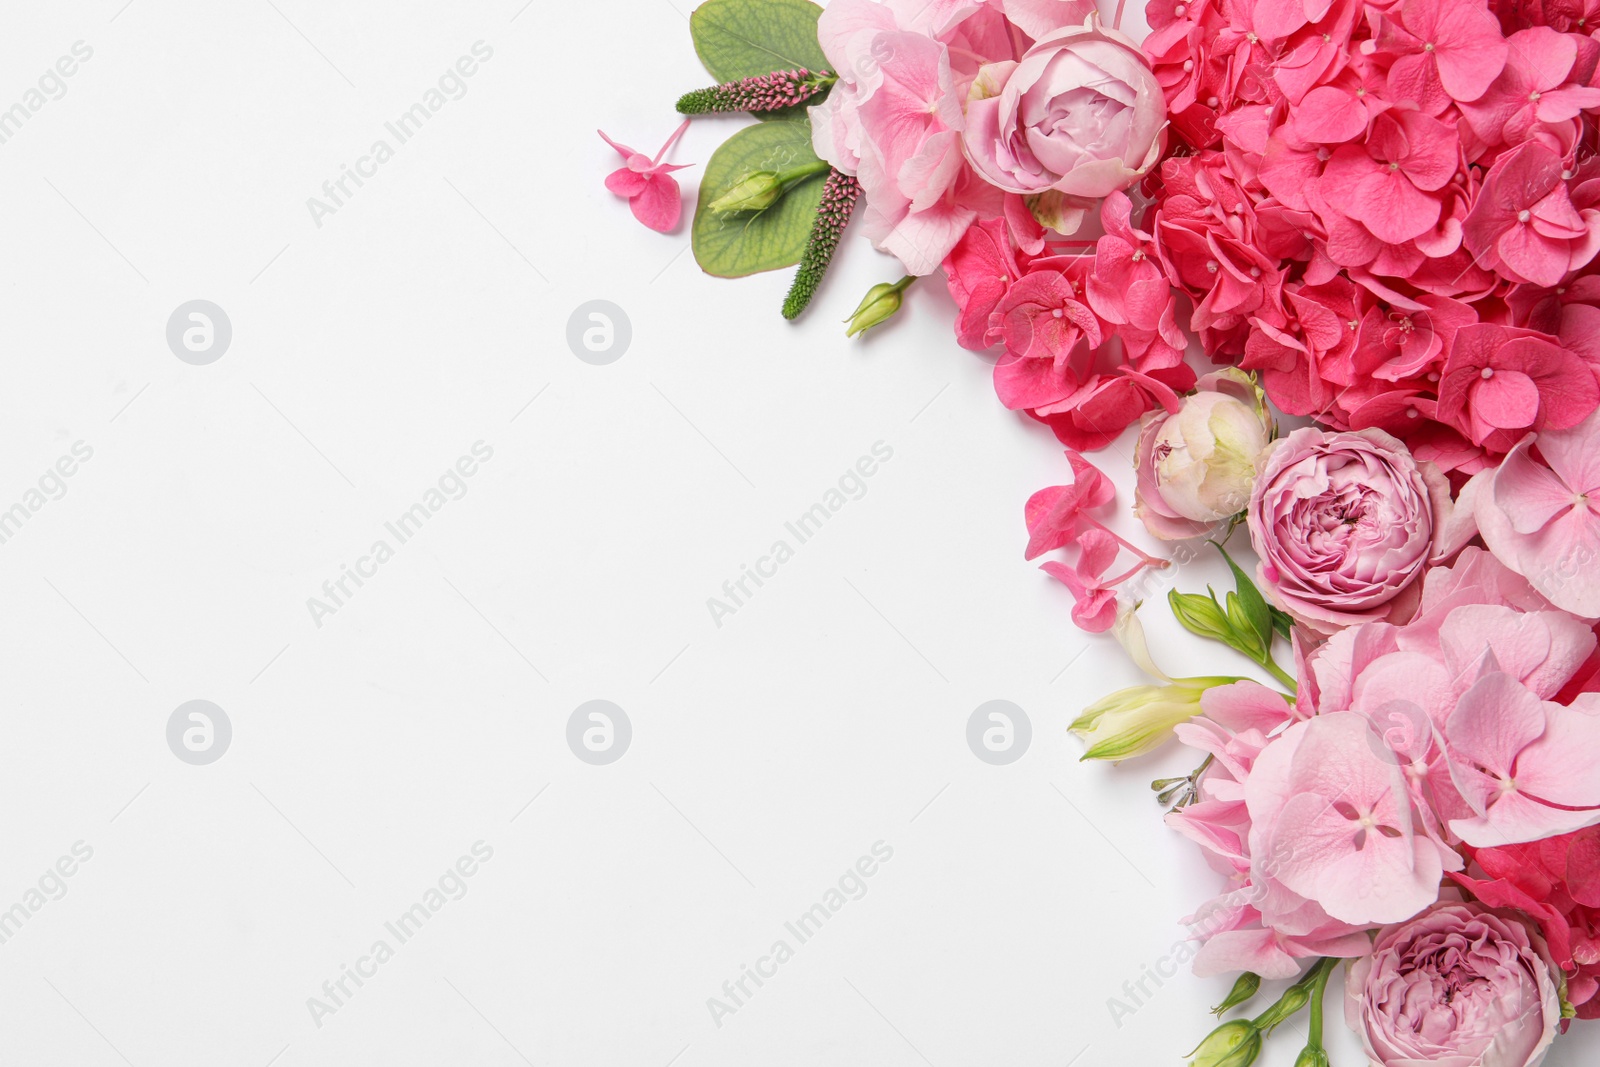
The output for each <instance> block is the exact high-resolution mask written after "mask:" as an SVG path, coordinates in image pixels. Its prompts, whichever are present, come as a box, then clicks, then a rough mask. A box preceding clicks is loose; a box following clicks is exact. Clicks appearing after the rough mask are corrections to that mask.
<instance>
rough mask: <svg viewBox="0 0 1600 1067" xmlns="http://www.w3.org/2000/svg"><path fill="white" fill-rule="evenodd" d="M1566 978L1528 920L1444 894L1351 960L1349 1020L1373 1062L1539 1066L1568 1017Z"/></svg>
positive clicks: (1391, 1066)
mask: <svg viewBox="0 0 1600 1067" xmlns="http://www.w3.org/2000/svg"><path fill="white" fill-rule="evenodd" d="M1563 985H1564V983H1563V982H1562V981H1561V975H1560V972H1559V970H1558V968H1557V967H1556V965H1555V962H1554V961H1553V960H1552V959H1551V955H1550V950H1549V949H1548V948H1547V947H1546V945H1545V942H1544V939H1543V938H1542V937H1540V936H1539V935H1538V933H1537V932H1536V931H1535V930H1534V929H1533V928H1532V924H1531V923H1528V922H1525V921H1524V920H1523V919H1522V918H1520V917H1519V916H1517V915H1516V914H1515V913H1514V912H1504V911H1499V912H1497V911H1491V910H1489V909H1488V908H1485V907H1482V906H1480V905H1477V904H1456V903H1451V902H1440V903H1439V904H1437V905H1435V906H1434V907H1433V908H1431V909H1429V910H1428V911H1427V912H1425V913H1424V914H1422V915H1419V916H1417V917H1416V918H1415V919H1412V920H1411V921H1410V922H1407V923H1404V924H1402V925H1399V926H1392V927H1389V928H1388V929H1385V930H1384V931H1382V932H1381V933H1380V934H1378V936H1377V939H1376V941H1374V943H1373V945H1372V952H1371V954H1370V955H1367V956H1365V957H1363V958H1362V959H1360V960H1357V961H1356V962H1355V964H1353V965H1352V966H1351V968H1350V977H1349V980H1348V981H1347V982H1346V984H1345V1022H1346V1023H1348V1024H1349V1026H1350V1029H1351V1030H1353V1031H1354V1032H1355V1033H1356V1034H1357V1035H1359V1037H1360V1038H1361V1043H1362V1045H1363V1047H1364V1050H1365V1052H1366V1059H1367V1062H1368V1063H1369V1064H1371V1067H1420V1065H1422V1064H1433V1065H1435V1067H1538V1065H1539V1064H1540V1063H1542V1062H1543V1061H1544V1058H1545V1054H1546V1053H1547V1052H1549V1051H1550V1046H1551V1044H1552V1043H1553V1042H1554V1041H1555V1039H1556V1033H1557V1031H1558V1030H1560V1029H1561V1027H1562V1025H1563V1021H1562V999H1563V998H1562V992H1563V990H1562V986H1563Z"/></svg>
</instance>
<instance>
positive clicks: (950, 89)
mask: <svg viewBox="0 0 1600 1067" xmlns="http://www.w3.org/2000/svg"><path fill="white" fill-rule="evenodd" d="M1091 6H1092V5H1091ZM1013 7H1016V9H1017V10H1016V12H1015V13H1013V12H1012V8H1013ZM1089 9H1090V8H1089V6H1086V0H1005V3H1003V4H1002V3H1000V2H998V0H989V2H981V0H887V2H884V3H878V2H875V0H833V2H832V3H830V4H829V5H828V6H827V7H826V8H825V9H824V11H823V13H822V18H821V20H820V21H819V22H818V25H817V39H818V41H819V43H820V44H821V45H822V50H823V53H824V54H825V55H826V56H827V57H828V62H829V64H830V66H831V67H832V68H833V70H834V71H835V72H836V73H837V74H838V76H839V83H838V84H837V85H835V86H834V89H833V91H832V92H831V93H830V94H829V96H828V99H827V100H825V101H824V102H823V103H821V104H819V105H817V106H816V107H813V108H812V109H811V112H810V115H811V128H812V146H813V148H814V149H815V150H816V153H817V155H818V156H820V157H821V158H823V159H825V160H827V161H828V162H829V163H830V164H832V165H833V166H834V167H837V168H838V169H839V170H841V171H843V172H844V173H846V174H851V175H854V176H855V177H856V178H857V179H858V180H859V181H860V182H861V187H862V193H863V197H862V201H863V202H862V210H861V224H862V229H863V231H864V232H865V233H866V236H867V237H868V238H869V239H870V240H871V241H872V243H873V244H874V245H875V246H876V247H877V248H878V249H879V250H880V251H883V252H888V253H890V254H892V255H894V256H896V257H897V258H899V260H900V261H901V263H902V264H904V266H905V268H906V271H907V273H909V274H913V275H917V276H922V275H926V274H931V273H932V272H933V271H934V270H936V269H938V266H939V264H940V263H941V262H942V261H943V260H944V258H945V257H946V256H947V255H949V253H950V251H951V249H952V248H954V247H955V245H956V242H958V241H959V240H960V239H961V236H962V234H964V233H965V232H966V231H967V228H968V227H969V226H971V225H972V224H973V222H975V221H976V220H977V219H979V218H991V217H995V216H999V215H1002V214H1005V213H1007V211H1008V208H1007V205H1006V204H1005V201H1004V197H1003V194H1002V193H1000V191H999V190H997V189H995V188H994V187H993V186H991V185H989V184H987V183H986V182H983V181H980V180H979V179H978V178H977V176H976V175H974V174H973V172H972V168H971V167H969V166H968V165H967V162H966V159H965V157H964V156H963V154H962V150H961V130H962V129H964V128H965V126H966V119H965V116H964V115H963V114H962V102H963V101H964V100H965V99H966V97H967V90H968V86H969V85H970V84H971V82H972V79H973V78H974V77H975V76H976V75H977V73H978V70H979V69H980V67H981V66H982V65H983V64H985V63H989V62H992V61H995V60H1011V59H1013V58H1014V57H1015V56H1016V54H1017V49H1018V48H1019V47H1026V44H1027V41H1028V38H1026V37H1022V36H1019V35H1017V34H1015V33H1014V32H1013V27H1012V26H1011V25H1010V24H1008V23H1007V21H1006V16H1007V15H1014V16H1015V17H1017V18H1018V20H1019V21H1018V26H1020V27H1022V28H1023V30H1024V32H1026V29H1027V27H1028V26H1034V27H1035V28H1037V29H1038V30H1040V31H1041V32H1042V31H1044V30H1045V29H1054V28H1057V27H1058V26H1060V25H1065V24H1067V20H1068V19H1076V20H1077V21H1080V22H1081V21H1082V19H1083V18H1084V16H1085V12H1086V11H1087V10H1089ZM1029 224H1030V225H1032V223H1031V222H1030V223H1029Z"/></svg>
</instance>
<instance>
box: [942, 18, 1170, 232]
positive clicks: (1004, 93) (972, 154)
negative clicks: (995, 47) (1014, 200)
mask: <svg viewBox="0 0 1600 1067" xmlns="http://www.w3.org/2000/svg"><path fill="white" fill-rule="evenodd" d="M1166 117H1167V110H1166V104H1165V103H1164V102H1163V99H1162V95H1161V86H1160V84H1159V83H1158V82H1157V81H1156V78H1155V75H1154V74H1153V73H1152V72H1151V70H1150V64H1149V61H1148V60H1147V59H1146V58H1145V56H1144V53H1142V52H1141V51H1140V50H1139V48H1138V46H1137V45H1135V44H1134V43H1133V42H1132V41H1130V40H1129V39H1128V38H1126V37H1124V36H1122V34H1120V33H1117V32H1116V31H1115V30H1107V29H1104V28H1102V27H1101V26H1100V24H1099V21H1098V19H1094V18H1091V19H1090V20H1088V21H1087V22H1085V23H1084V25H1082V26H1073V27H1069V28H1067V29H1063V30H1059V31H1057V32H1055V33H1052V34H1050V35H1048V36H1046V37H1044V38H1043V39H1041V40H1040V41H1039V42H1038V43H1037V44H1035V45H1034V46H1033V47H1032V48H1030V49H1029V50H1028V51H1027V52H1026V53H1024V54H1023V56H1022V58H1021V60H1018V61H1006V62H1000V63H991V64H989V65H988V66H986V67H984V68H983V69H981V70H980V71H979V72H978V76H977V79H976V80H975V81H974V82H973V84H972V89H971V92H970V94H969V97H968V103H967V114H966V129H965V131H964V132H963V134H962V143H963V145H964V147H965V149H966V155H967V159H968V160H969V161H970V162H971V163H972V166H973V168H974V169H975V170H976V171H977V172H978V174H979V176H980V177H982V178H983V179H985V180H986V181H988V182H990V183H991V184H993V185H996V186H998V187H1000V188H1001V189H1004V190H1006V191H1007V192H1012V193H1024V194H1030V195H1032V194H1041V193H1045V192H1048V191H1051V190H1054V191H1055V192H1058V193H1061V194H1063V195H1064V196H1066V197H1068V198H1071V199H1074V200H1078V201H1083V200H1097V199H1099V198H1101V197H1104V196H1107V195H1109V194H1111V193H1114V192H1116V191H1117V190H1119V189H1126V188H1127V187H1128V186H1130V185H1132V184H1133V183H1134V182H1136V181H1138V180H1139V179H1140V178H1141V177H1143V176H1144V174H1145V173H1146V172H1147V171H1148V170H1149V169H1150V168H1151V167H1153V166H1154V165H1155V162H1156V160H1157V159H1158V158H1160V156H1161V150H1162V142H1163V137H1162V131H1163V130H1164V129H1165V128H1166Z"/></svg>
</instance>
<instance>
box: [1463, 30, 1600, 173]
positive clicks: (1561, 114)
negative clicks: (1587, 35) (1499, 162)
mask: <svg viewBox="0 0 1600 1067" xmlns="http://www.w3.org/2000/svg"><path fill="white" fill-rule="evenodd" d="M1579 40H1582V38H1580V37H1577V36H1574V35H1570V34H1565V33H1558V32H1557V31H1555V30H1553V29H1551V28H1550V27H1548V26H1532V27H1529V28H1528V29H1525V30H1519V31H1518V32H1516V33H1514V34H1512V35H1511V36H1510V38H1509V39H1508V40H1507V42H1506V43H1507V45H1508V46H1509V48H1510V54H1509V55H1508V57H1507V59H1506V65H1505V69H1504V70H1503V71H1502V72H1501V73H1500V76H1499V77H1498V78H1496V79H1495V81H1494V84H1493V85H1492V86H1490V88H1489V91H1488V92H1486V93H1484V94H1483V95H1482V97H1481V98H1480V99H1477V100H1475V101H1473V102H1470V103H1463V104H1462V105H1461V111H1462V114H1463V115H1465V116H1466V120H1467V124H1468V125H1469V126H1471V127H1472V129H1473V130H1474V131H1475V132H1476V133H1477V135H1478V136H1479V137H1481V138H1483V139H1484V140H1485V141H1486V142H1488V143H1490V144H1499V143H1504V144H1512V145H1514V144H1520V143H1522V142H1523V141H1525V140H1527V139H1528V137H1529V135H1530V133H1531V132H1532V130H1533V127H1534V125H1535V124H1536V123H1541V122H1542V123H1559V122H1566V121H1568V120H1570V119H1572V118H1574V117H1575V116H1576V115H1578V113H1579V112H1581V111H1583V110H1584V109H1585V108H1592V107H1595V106H1596V105H1600V89H1596V88H1593V87H1591V86H1587V85H1581V84H1572V83H1571V82H1569V78H1571V76H1572V74H1573V65H1574V64H1575V63H1576V62H1577V59H1578V45H1577V42H1578V41H1579Z"/></svg>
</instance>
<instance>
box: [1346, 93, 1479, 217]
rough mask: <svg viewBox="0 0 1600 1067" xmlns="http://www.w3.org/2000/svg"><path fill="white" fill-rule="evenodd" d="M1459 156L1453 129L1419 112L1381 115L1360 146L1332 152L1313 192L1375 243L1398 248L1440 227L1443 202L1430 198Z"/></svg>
mask: <svg viewBox="0 0 1600 1067" xmlns="http://www.w3.org/2000/svg"><path fill="white" fill-rule="evenodd" d="M1460 151H1461V148H1460V142H1459V141H1458V140H1457V137H1456V131H1455V129H1454V127H1453V126H1452V125H1449V124H1446V123H1443V122H1440V121H1439V120H1438V119H1434V118H1429V117H1428V116H1427V115H1424V114H1422V113H1421V112H1418V111H1386V112H1384V113H1383V114H1382V115H1379V116H1378V117H1377V118H1376V119H1374V120H1373V122H1372V129H1371V131H1370V132H1369V133H1368V134H1367V138H1366V142H1365V143H1364V144H1361V145H1354V144H1348V145H1341V146H1340V147H1339V148H1337V149H1335V150H1334V153H1333V156H1332V158H1330V159H1329V160H1328V165H1327V167H1326V168H1324V170H1323V172H1322V177H1321V179H1320V180H1319V181H1318V189H1319V190H1320V191H1321V193H1322V195H1323V196H1324V197H1326V199H1327V201H1328V203H1329V204H1330V205H1332V206H1333V207H1334V208H1335V209H1337V210H1338V211H1339V212H1341V213H1342V214H1344V215H1345V216H1347V217H1349V218H1352V219H1355V220H1356V221H1358V222H1360V223H1361V224H1362V225H1364V226H1365V227H1366V228H1367V230H1368V232H1370V233H1371V234H1372V235H1373V236H1374V237H1377V238H1378V239H1379V240H1380V241H1386V242H1388V243H1389V244H1400V243H1402V242H1405V241H1410V240H1412V239H1414V238H1417V237H1420V236H1422V235H1423V234H1425V233H1427V232H1428V231H1429V230H1431V229H1432V228H1433V226H1434V224H1435V223H1436V222H1438V221H1439V216H1440V214H1441V212H1442V210H1443V208H1442V197H1441V196H1438V195H1435V194H1437V193H1438V191H1439V190H1440V189H1443V188H1444V186H1445V185H1446V184H1448V183H1449V181H1450V179H1451V177H1452V176H1454V174H1455V173H1456V168H1457V166H1458V164H1459V155H1460Z"/></svg>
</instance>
